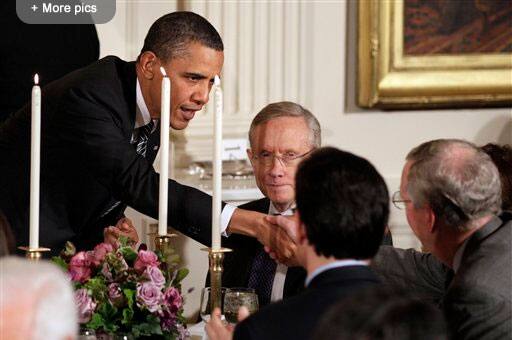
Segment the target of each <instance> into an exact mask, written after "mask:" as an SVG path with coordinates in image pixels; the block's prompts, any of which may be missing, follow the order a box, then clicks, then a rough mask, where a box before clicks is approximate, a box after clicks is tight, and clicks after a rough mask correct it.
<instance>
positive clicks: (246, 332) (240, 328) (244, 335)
mask: <svg viewBox="0 0 512 340" xmlns="http://www.w3.org/2000/svg"><path fill="white" fill-rule="evenodd" d="M254 331H255V330H254V327H251V323H250V322H249V320H248V319H247V320H244V321H242V322H240V323H238V324H237V325H236V327H235V332H234V334H233V340H251V339H258V337H257V335H256V334H255V332H254Z"/></svg>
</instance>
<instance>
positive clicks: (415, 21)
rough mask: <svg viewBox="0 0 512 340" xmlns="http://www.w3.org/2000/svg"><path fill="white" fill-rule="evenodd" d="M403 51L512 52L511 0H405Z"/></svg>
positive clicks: (421, 53)
mask: <svg viewBox="0 0 512 340" xmlns="http://www.w3.org/2000/svg"><path fill="white" fill-rule="evenodd" d="M404 52H405V54H409V55H432V54H467V53H506V52H512V0H404Z"/></svg>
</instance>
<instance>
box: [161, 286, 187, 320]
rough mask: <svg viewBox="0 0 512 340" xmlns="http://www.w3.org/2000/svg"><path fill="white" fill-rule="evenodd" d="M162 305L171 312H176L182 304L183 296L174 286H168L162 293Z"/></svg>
mask: <svg viewBox="0 0 512 340" xmlns="http://www.w3.org/2000/svg"><path fill="white" fill-rule="evenodd" d="M163 299H164V305H166V306H167V308H168V309H169V311H170V312H171V313H172V314H176V313H177V312H178V311H179V310H180V308H181V306H182V305H183V298H182V297H181V294H180V291H179V290H178V289H176V288H174V287H169V288H167V290H166V291H165V293H164V297H163Z"/></svg>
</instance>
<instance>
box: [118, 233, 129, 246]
mask: <svg viewBox="0 0 512 340" xmlns="http://www.w3.org/2000/svg"><path fill="white" fill-rule="evenodd" d="M118 241H119V243H120V244H121V247H126V246H128V237H126V236H123V235H121V236H119V239H118Z"/></svg>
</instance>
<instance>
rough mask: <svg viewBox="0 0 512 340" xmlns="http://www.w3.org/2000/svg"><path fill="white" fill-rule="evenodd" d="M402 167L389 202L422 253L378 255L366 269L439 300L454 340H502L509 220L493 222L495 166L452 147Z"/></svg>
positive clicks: (506, 215) (428, 146) (465, 148)
mask: <svg viewBox="0 0 512 340" xmlns="http://www.w3.org/2000/svg"><path fill="white" fill-rule="evenodd" d="M406 160H407V162H406V164H405V166H404V169H403V172H402V179H401V184H400V191H399V192H397V193H395V195H394V197H393V202H394V203H395V205H397V206H398V207H400V208H402V209H405V213H406V216H407V221H408V223H409V225H410V226H411V229H412V230H413V232H414V233H415V234H416V236H417V237H418V238H419V239H420V241H421V243H422V245H423V248H424V249H425V250H426V251H428V252H429V253H421V252H417V251H414V250H412V249H408V250H403V249H395V248H391V247H382V248H381V250H380V251H379V253H378V255H377V256H376V257H375V261H374V262H373V263H372V265H373V268H374V269H375V270H376V272H377V273H378V274H379V275H380V276H381V278H382V280H383V281H384V282H386V283H390V284H394V285H397V286H398V287H401V288H405V289H408V290H415V291H418V292H420V293H422V294H423V295H426V297H429V295H430V296H433V297H437V296H438V295H441V296H442V298H441V306H442V307H443V309H444V311H445V315H446V316H447V319H448V326H449V327H450V328H451V331H452V333H453V334H454V337H455V338H456V339H505V338H507V339H508V338H510V337H511V336H512V325H511V320H512V290H511V287H512V272H511V269H512V222H511V219H512V215H511V214H510V212H503V213H501V214H500V210H501V185H500V176H499V173H498V171H497V169H496V166H495V165H494V164H493V162H492V160H491V159H490V157H489V156H488V155H486V154H485V153H484V152H483V151H482V150H481V149H479V148H478V147H476V146H475V145H473V144H471V143H469V142H466V141H463V140H456V139H440V140H433V141H430V142H426V143H423V144H421V145H419V146H418V147H416V148H414V149H413V150H412V151H411V152H409V154H408V155H407V157H406ZM446 268H448V269H449V271H448V273H446ZM443 274H445V275H443ZM436 280H437V281H438V282H436ZM436 287H438V288H437V289H434V288H436Z"/></svg>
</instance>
